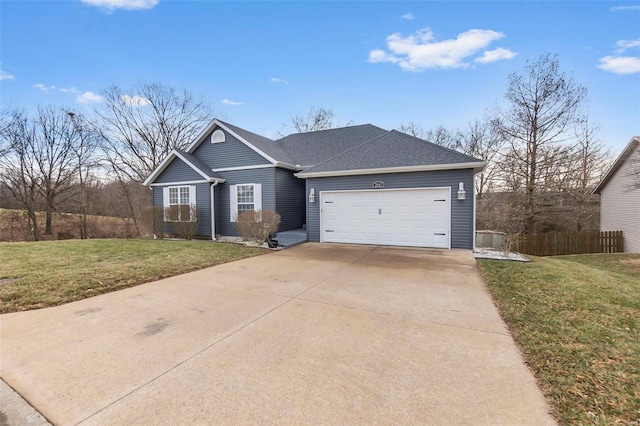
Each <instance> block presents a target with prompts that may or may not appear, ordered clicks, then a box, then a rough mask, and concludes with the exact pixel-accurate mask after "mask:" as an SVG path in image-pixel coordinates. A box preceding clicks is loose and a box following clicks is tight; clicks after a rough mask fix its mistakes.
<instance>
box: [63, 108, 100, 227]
mask: <svg viewBox="0 0 640 426" xmlns="http://www.w3.org/2000/svg"><path fill="white" fill-rule="evenodd" d="M66 113H67V116H68V117H69V119H70V120H71V123H72V125H73V126H72V128H73V133H74V134H73V139H74V140H76V141H77V142H76V143H74V144H73V146H72V149H73V153H74V155H75V161H76V166H77V178H78V185H79V191H78V198H79V203H78V204H79V209H78V210H79V213H80V238H81V239H85V238H87V237H88V230H87V184H88V183H90V182H91V181H92V180H93V178H94V176H93V174H92V173H93V171H94V170H95V169H97V168H98V167H99V166H100V162H99V160H98V158H97V156H96V154H97V152H96V151H97V149H98V142H99V139H98V134H97V133H96V132H95V129H94V128H93V126H91V125H90V123H89V122H88V121H87V120H86V119H85V117H84V116H82V115H79V114H75V113H73V112H71V111H66Z"/></svg>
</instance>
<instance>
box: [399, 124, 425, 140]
mask: <svg viewBox="0 0 640 426" xmlns="http://www.w3.org/2000/svg"><path fill="white" fill-rule="evenodd" d="M398 131H400V132H402V133H406V134H408V135H410V136H413V137H414V138H419V139H425V137H426V135H427V132H426V131H425V130H424V128H423V127H422V126H421V125H419V124H418V123H416V122H414V121H410V122H409V123H402V124H400V125H399V126H398Z"/></svg>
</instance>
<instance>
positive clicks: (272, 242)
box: [267, 235, 278, 248]
mask: <svg viewBox="0 0 640 426" xmlns="http://www.w3.org/2000/svg"><path fill="white" fill-rule="evenodd" d="M267 246H269V248H278V240H276V239H275V238H273V237H272V236H271V235H269V238H267Z"/></svg>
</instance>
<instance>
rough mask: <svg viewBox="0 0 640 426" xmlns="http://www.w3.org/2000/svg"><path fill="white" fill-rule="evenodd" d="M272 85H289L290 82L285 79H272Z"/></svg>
mask: <svg viewBox="0 0 640 426" xmlns="http://www.w3.org/2000/svg"><path fill="white" fill-rule="evenodd" d="M271 82H272V83H280V84H289V82H288V81H287V80H285V79H283V78H278V77H271Z"/></svg>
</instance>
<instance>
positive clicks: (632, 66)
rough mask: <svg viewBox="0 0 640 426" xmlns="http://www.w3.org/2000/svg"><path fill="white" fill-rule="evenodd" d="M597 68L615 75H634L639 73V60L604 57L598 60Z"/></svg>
mask: <svg viewBox="0 0 640 426" xmlns="http://www.w3.org/2000/svg"><path fill="white" fill-rule="evenodd" d="M598 68H600V69H601V70H605V71H609V72H612V73H615V74H635V73H637V72H640V58H637V57H635V56H605V57H604V58H600V65H598Z"/></svg>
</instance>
